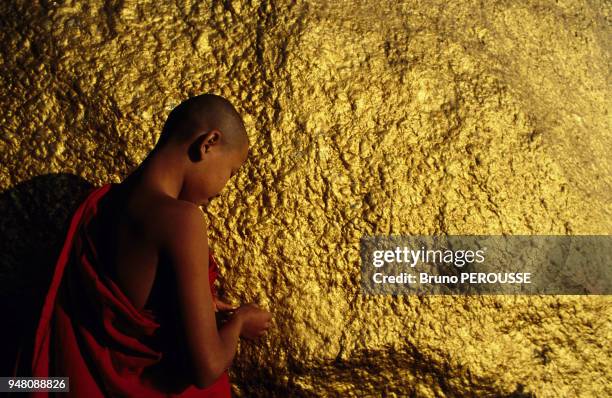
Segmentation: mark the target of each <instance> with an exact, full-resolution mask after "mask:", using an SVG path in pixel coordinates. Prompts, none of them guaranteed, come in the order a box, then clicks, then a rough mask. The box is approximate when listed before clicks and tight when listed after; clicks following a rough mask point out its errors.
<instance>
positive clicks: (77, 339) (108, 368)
mask: <svg viewBox="0 0 612 398" xmlns="http://www.w3.org/2000/svg"><path fill="white" fill-rule="evenodd" d="M112 185H113V184H106V185H104V186H102V187H99V188H96V189H94V190H92V192H91V193H90V194H89V196H88V197H87V198H86V199H85V201H84V202H83V203H82V204H81V205H80V207H79V208H78V209H77V211H76V212H75V213H74V215H73V218H72V221H71V224H70V228H69V230H68V234H67V236H66V240H65V243H64V246H63V248H62V251H61V253H60V256H59V259H58V261H57V264H56V268H55V271H54V275H53V278H52V281H51V285H50V288H49V291H48V293H47V296H46V299H45V303H44V306H43V309H42V314H41V317H40V321H39V323H38V327H37V330H36V335H35V341H34V345H33V351H32V356H33V357H32V358H31V360H32V362H31V369H32V374H31V376H35V377H49V376H64V377H69V380H70V382H69V386H70V392H69V393H67V394H65V393H63V394H61V395H62V396H67V397H87V398H96V397H145V398H146V397H152V398H154V397H202V398H203V397H207V398H228V397H231V392H230V391H231V388H230V383H229V379H228V375H227V372H224V373H223V374H222V375H221V377H219V379H217V381H216V382H215V383H214V384H213V385H212V386H210V387H208V388H205V389H198V388H196V387H195V386H194V385H192V384H185V385H184V386H183V387H181V388H180V389H179V390H180V391H176V390H171V391H168V390H164V389H160V388H159V386H158V385H157V384H156V382H155V378H163V377H170V378H171V377H174V376H173V375H172V374H170V373H168V374H166V373H165V371H164V370H162V371H161V373H159V371H158V373H157V376H155V377H153V379H151V377H149V376H147V377H145V375H146V374H147V372H148V370H150V369H154V368H155V366H157V365H160V363H161V361H162V360H163V359H164V356H170V357H172V356H174V357H176V356H177V354H176V353H177V352H181V351H180V350H178V349H177V350H175V351H174V352H171V351H172V349H171V347H170V349H167V348H168V346H164V345H162V344H160V343H159V341H160V338H159V334H158V331H159V330H160V326H161V323H160V320H159V319H158V318H157V317H156V314H154V313H153V312H152V311H150V310H139V309H137V308H135V307H134V306H133V305H132V303H131V302H130V300H129V299H128V298H127V297H126V296H125V295H124V293H123V292H122V291H121V289H119V287H118V286H117V285H116V284H115V283H114V282H113V280H111V279H110V278H109V277H108V276H107V275H105V273H104V269H103V267H102V266H101V265H100V261H99V259H98V253H97V252H96V250H97V248H96V241H95V239H94V237H93V236H92V234H91V233H90V230H89V229H88V227H89V224H90V222H91V220H92V219H93V218H94V217H95V216H96V213H97V211H98V204H99V202H100V199H101V198H102V197H103V196H104V195H105V194H106V193H107V192H108V191H109V189H110V188H111V187H112ZM209 260H210V261H209V263H210V266H209V281H210V286H211V289H212V290H213V294H214V293H215V292H214V286H213V282H214V281H215V279H216V277H217V275H218V266H217V263H216V261H215V260H214V257H213V255H212V253H211V254H210V256H209ZM169 302H172V300H171V299H170V298H169ZM175 312H178V309H175ZM175 327H176V326H175ZM164 347H166V348H164ZM164 350H165V351H164ZM175 359H176V358H175ZM27 360H29V359H27ZM158 367H159V366H158ZM172 367H173V366H172V365H171V366H170V367H166V368H161V369H170V368H172ZM177 374H178V373H177ZM152 380H153V381H152ZM31 396H33V397H46V396H48V394H47V393H42V392H38V393H32V395H31Z"/></svg>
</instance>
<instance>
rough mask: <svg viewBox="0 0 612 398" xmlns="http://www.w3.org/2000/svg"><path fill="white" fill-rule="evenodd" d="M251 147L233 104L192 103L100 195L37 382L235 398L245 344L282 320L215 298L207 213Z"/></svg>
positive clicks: (88, 209)
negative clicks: (231, 373) (233, 371)
mask: <svg viewBox="0 0 612 398" xmlns="http://www.w3.org/2000/svg"><path fill="white" fill-rule="evenodd" d="M248 146H249V145H248V139H247V135H246V131H245V127H244V124H243V122H242V119H241V117H240V115H239V114H238V112H237V111H236V110H235V109H234V107H233V106H232V105H231V104H230V103H229V102H228V101H227V100H226V99H224V98H222V97H219V96H216V95H212V94H205V95H199V96H196V97H192V98H189V99H188V100H186V101H184V102H183V103H181V104H180V105H178V106H177V107H176V108H174V110H172V112H171V113H170V115H169V117H168V119H167V121H166V123H165V125H164V128H163V131H162V134H161V137H160V139H159V141H158V143H157V145H156V147H155V148H154V149H153V151H152V152H151V153H150V154H149V156H148V157H147V158H146V159H145V160H144V161H143V163H142V164H141V165H140V166H139V167H138V168H137V169H136V170H135V171H134V172H133V173H132V174H131V175H129V176H128V177H127V178H126V179H125V180H124V181H123V182H122V183H120V184H107V185H104V186H102V187H101V188H97V189H95V190H94V191H93V192H92V193H91V194H90V195H89V197H88V198H87V199H86V200H85V201H84V202H83V204H82V205H81V207H80V208H79V209H78V210H77V212H76V213H75V215H74V217H73V220H72V223H71V226H70V230H69V232H68V236H67V239H66V243H65V245H64V248H63V249H62V253H61V255H60V258H59V260H58V263H57V266H56V269H55V274H54V276H53V280H52V283H51V288H50V289H49V293H48V294H47V298H46V301H45V304H44V307H43V312H42V316H41V320H40V323H39V325H38V328H37V331H36V339H35V342H34V349H33V352H32V355H33V357H32V362H31V364H32V375H33V376H41V377H50V376H67V377H69V378H70V393H69V394H68V396H75V397H88V398H93V397H108V396H112V397H115V396H121V397H162V396H163V397H166V396H181V397H191V396H193V397H230V396H231V395H230V384H229V381H228V377H227V368H228V367H229V366H230V364H231V362H232V359H233V357H234V355H235V352H236V349H237V344H238V340H239V337H240V336H242V337H244V338H247V339H257V338H258V337H260V336H262V335H263V334H264V333H265V332H266V330H267V329H268V328H269V326H270V322H271V315H270V313H269V312H267V311H265V310H263V309H260V308H258V307H257V305H255V304H246V305H242V306H240V307H239V308H234V307H233V306H231V305H230V304H228V303H225V302H223V301H222V300H221V299H219V298H218V297H216V291H215V287H214V285H213V282H214V280H215V278H216V276H217V273H218V269H217V267H218V266H217V264H216V262H215V259H214V257H213V256H212V253H211V252H210V250H209V246H208V239H207V225H206V222H205V218H204V217H203V214H202V211H201V209H200V206H207V205H208V204H209V202H210V201H211V200H212V199H213V198H215V197H217V196H219V192H220V191H221V190H222V189H223V187H224V186H225V185H226V183H227V182H228V180H229V179H230V178H231V177H232V176H233V175H235V174H236V173H237V172H238V170H239V169H240V167H241V165H242V164H243V163H244V162H245V159H246V158H247V155H248V150H249V148H248ZM222 311H227V314H228V316H227V317H226V318H227V320H226V321H225V322H221V321H219V322H218V321H217V319H216V317H215V314H218V313H220V312H222ZM34 395H35V396H43V395H45V394H41V395H36V394H34Z"/></svg>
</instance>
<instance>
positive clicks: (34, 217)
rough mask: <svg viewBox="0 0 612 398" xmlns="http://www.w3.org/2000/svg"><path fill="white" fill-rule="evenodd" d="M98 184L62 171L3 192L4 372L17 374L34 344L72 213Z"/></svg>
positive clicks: (0, 355)
mask: <svg viewBox="0 0 612 398" xmlns="http://www.w3.org/2000/svg"><path fill="white" fill-rule="evenodd" d="M92 188H94V186H93V185H92V184H91V183H89V182H87V181H86V180H84V179H83V178H81V177H78V176H75V175H72V174H66V173H61V174H46V175H41V176H38V177H35V178H33V179H31V180H29V181H25V182H22V183H20V184H18V185H16V186H15V187H13V188H10V189H8V190H6V191H4V192H2V193H0V253H1V254H2V258H1V260H0V311H1V314H2V318H3V322H2V324H3V327H2V328H1V329H0V330H1V332H0V337H1V338H2V344H1V346H0V376H10V375H11V374H12V372H13V366H14V363H15V359H16V354H17V351H18V348H19V346H20V345H22V344H23V345H24V348H31V347H29V345H31V343H32V342H33V338H34V332H35V328H36V325H37V322H38V319H39V316H40V311H41V309H42V305H43V302H44V298H45V295H46V293H47V289H48V288H49V283H50V282H51V276H52V275H53V270H54V267H55V262H56V259H57V257H58V255H59V253H60V251H61V248H62V245H63V243H64V238H65V235H66V233H67V231H68V226H69V224H70V219H71V216H72V213H73V212H74V211H75V210H76V208H77V207H78V205H79V204H80V203H81V201H82V200H84V199H85V197H86V196H87V193H88V192H89V191H90V190H91V189H92ZM29 355H31V354H30V353H29V351H26V352H24V353H22V357H25V358H27V357H28V356H29Z"/></svg>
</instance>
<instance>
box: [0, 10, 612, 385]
mask: <svg viewBox="0 0 612 398" xmlns="http://www.w3.org/2000/svg"><path fill="white" fill-rule="evenodd" d="M610 11H611V7H610V3H609V2H604V1H602V2H600V1H594V2H587V1H580V0H576V1H572V0H564V1H555V2H553V1H545V0H540V1H523V0H521V1H512V2H484V3H483V2H476V1H459V2H440V1H433V0H428V1H423V2H415V1H392V0H385V1H355V2H349V1H337V2H333V1H295V2H282V1H261V2H260V1H255V0H254V1H208V2H200V1H175V2H174V1H173V2H163V1H161V2H160V1H134V0H125V1H99V0H94V1H88V2H78V1H62V0H55V1H53V0H41V1H38V2H33V1H24V0H21V1H17V0H13V1H4V2H2V3H1V4H0V13H1V15H0V17H1V19H2V21H3V25H4V26H3V30H2V53H1V54H2V67H3V68H2V74H1V80H0V89H1V90H2V93H3V95H2V98H1V100H0V101H2V108H3V110H4V112H3V115H2V117H1V119H0V126H1V131H0V157H1V158H2V168H0V185H1V188H2V190H3V191H5V193H4V194H3V198H2V202H1V203H2V206H3V208H4V209H8V210H10V211H11V212H13V213H11V214H13V215H12V216H11V217H9V218H7V219H5V220H4V221H3V223H2V224H3V226H2V232H3V236H23V234H24V233H26V232H27V231H28V230H27V227H24V226H23V224H22V222H21V221H19V220H22V218H20V217H22V216H23V219H24V220H25V219H34V217H36V219H38V220H42V219H46V220H64V221H65V219H66V217H67V216H68V213H67V210H66V209H67V207H66V206H67V205H66V203H72V202H70V200H68V199H66V200H64V199H61V198H72V200H73V201H74V200H76V199H75V198H76V197H77V196H78V195H77V193H78V192H82V191H80V190H79V187H82V184H81V183H79V182H78V181H77V180H74V179H71V178H70V177H66V176H65V175H64V176H63V177H61V178H60V177H57V178H58V179H59V181H60V184H59V187H60V188H61V189H60V190H59V191H57V189H58V188H57V187H58V183H57V181H54V182H53V183H52V182H50V181H46V180H45V181H46V182H45V181H43V182H41V183H39V182H40V181H41V180H40V177H39V179H37V180H35V181H38V182H37V183H36V184H34V185H32V186H34V188H32V186H30V188H27V189H26V188H24V189H21V188H18V187H20V186H23V184H26V183H27V182H28V181H30V180H32V179H33V178H34V177H36V176H41V175H43V176H45V175H46V176H47V178H48V179H51V180H53V178H54V177H53V176H54V175H55V176H57V175H58V174H57V173H67V174H74V175H76V176H78V177H80V178H82V179H83V180H86V181H87V182H89V183H91V184H95V185H99V184H103V183H106V182H117V181H120V180H121V179H122V178H123V177H124V176H126V175H127V174H128V173H129V172H130V171H131V170H132V169H133V168H134V167H135V166H136V165H137V164H138V163H139V162H140V161H141V160H142V159H143V158H144V157H145V156H146V154H147V153H148V151H149V150H150V149H151V148H152V147H153V145H154V144H155V142H156V140H157V137H158V134H159V132H160V130H161V126H162V124H163V122H164V120H165V117H166V116H167V114H168V112H169V110H170V109H172V107H173V106H175V105H177V104H178V103H179V102H180V101H182V100H183V99H185V98H186V97H188V96H192V95H196V94H200V93H204V92H214V93H217V94H220V95H223V96H225V97H227V98H228V99H230V100H231V101H232V102H233V103H235V104H236V106H237V108H238V109H239V111H241V113H243V114H244V115H245V120H246V123H247V129H248V132H249V136H250V141H251V152H250V153H251V156H250V159H249V163H248V164H247V165H246V166H247V167H245V168H244V169H243V171H242V172H241V173H240V174H239V175H238V176H237V177H236V178H235V180H233V181H232V183H231V186H228V187H227V188H226V190H225V193H224V195H223V196H222V197H221V198H220V200H219V201H218V203H216V204H214V205H211V206H210V208H209V209H208V214H207V217H208V218H209V222H210V224H212V228H211V231H210V240H211V245H212V247H213V249H214V250H215V252H216V253H217V256H218V258H219V262H220V264H221V266H222V270H223V272H222V281H221V282H222V285H223V289H224V293H225V295H226V297H227V298H229V299H230V300H235V301H236V302H238V301H257V302H259V303H260V304H261V305H262V306H265V307H267V308H269V309H270V310H271V311H272V312H273V313H274V315H275V324H274V329H273V331H271V332H270V334H269V336H268V337H267V338H266V339H265V340H264V341H263V342H262V343H260V344H252V343H247V342H243V343H242V344H241V347H240V350H239V353H238V355H237V358H236V360H235V364H234V366H233V368H232V380H233V382H234V384H235V393H236V395H237V396H239V397H255V396H258V397H272V396H278V397H288V396H291V397H297V396H299V397H310V396H325V397H365V396H367V397H380V396H389V397H392V396H398V397H399V396H419V397H434V396H514V397H519V396H525V397H527V396H537V397H560V396H584V397H587V396H588V397H599V396H610V394H611V393H612V381H611V379H610V377H611V376H610V375H611V374H612V365H611V362H610V357H612V349H611V347H610V344H609V341H610V340H611V337H612V319H611V318H612V310H611V308H612V306H611V304H612V300H611V299H610V297H609V296H589V297H586V296H585V297H582V296H528V297H516V296H482V297H462V296H437V297H420V298H419V297H414V296H407V297H370V296H364V295H362V294H361V293H360V290H359V278H360V275H359V269H360V267H359V238H360V237H361V236H363V235H368V234H375V233H377V234H510V235H511V234H550V235H555V234H560V235H565V234H570V235H572V234H610V232H611V231H612V217H611V215H612V191H611V186H612V178H611V173H610V170H612V157H611V156H610V153H609V152H610V148H612V134H611V131H612V129H611V128H610V116H609V113H610V77H609V76H610V75H609V66H610V44H609V43H610V40H609V38H610V33H611V32H610V20H611V19H610V18H611V13H610ZM60 175H63V174H60ZM79 181H80V180H79ZM16 189H17V191H18V192H20V193H23V192H29V194H23V195H22V194H19V195H16V194H10V193H9V192H12V191H14V190H16ZM20 189H21V190H20ZM62 189H63V191H62ZM51 190H54V191H51ZM24 198H26V199H27V200H26V199H24ZM24 208H37V210H36V212H33V213H27V214H26V215H23V214H25V213H19V210H18V209H24ZM16 209H17V210H16ZM7 220H8V221H7ZM49 228H50V231H55V232H54V233H55V235H53V234H52V235H53V236H58V237H61V233H60V232H61V231H60V230H59V227H58V226H57V224H54V223H51V222H49ZM39 235H40V234H39ZM39 235H36V234H34V235H31V236H32V239H33V240H34V239H35V238H36V239H38V238H39V237H40V240H44V239H45V237H43V236H39ZM57 239H59V238H57V237H56V238H49V239H48V242H47V243H44V242H43V243H41V242H40V241H37V242H33V243H21V244H20V243H18V242H17V241H16V240H11V239H6V241H5V242H3V245H4V246H2V248H3V249H5V250H3V253H8V254H7V255H6V256H5V259H4V263H5V265H3V270H2V285H3V286H7V288H6V289H5V292H9V293H10V291H11V288H12V289H18V288H19V287H20V286H23V284H22V285H20V284H19V282H18V280H17V279H18V275H20V274H19V270H18V267H19V264H20V263H19V262H18V261H19V258H20V257H19V256H20V254H23V253H26V252H31V249H32V247H41V246H40V245H42V247H43V248H46V249H47V250H51V249H52V248H55V247H56V245H57V244H58V241H57ZM24 245H25V246H24ZM33 245H34V246H33ZM35 245H39V246H35ZM50 258H51V254H49V258H46V260H45V261H47V260H50ZM11 275H13V276H11ZM15 275H17V276H15ZM41 278H42V280H44V277H42V276H41ZM9 286H10V287H9ZM7 294H8V293H7ZM513 394H514V395H513Z"/></svg>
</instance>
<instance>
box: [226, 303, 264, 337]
mask: <svg viewBox="0 0 612 398" xmlns="http://www.w3.org/2000/svg"><path fill="white" fill-rule="evenodd" d="M234 316H236V317H238V318H240V320H241V323H242V327H241V329H240V336H242V337H244V338H246V339H249V340H254V339H257V338H258V337H261V336H263V335H264V334H265V333H266V331H267V330H268V329H269V328H270V325H271V324H272V314H270V313H269V312H268V311H266V310H264V309H261V308H259V307H258V306H257V305H255V304H245V305H241V306H240V308H238V309H237V310H236V312H234Z"/></svg>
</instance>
